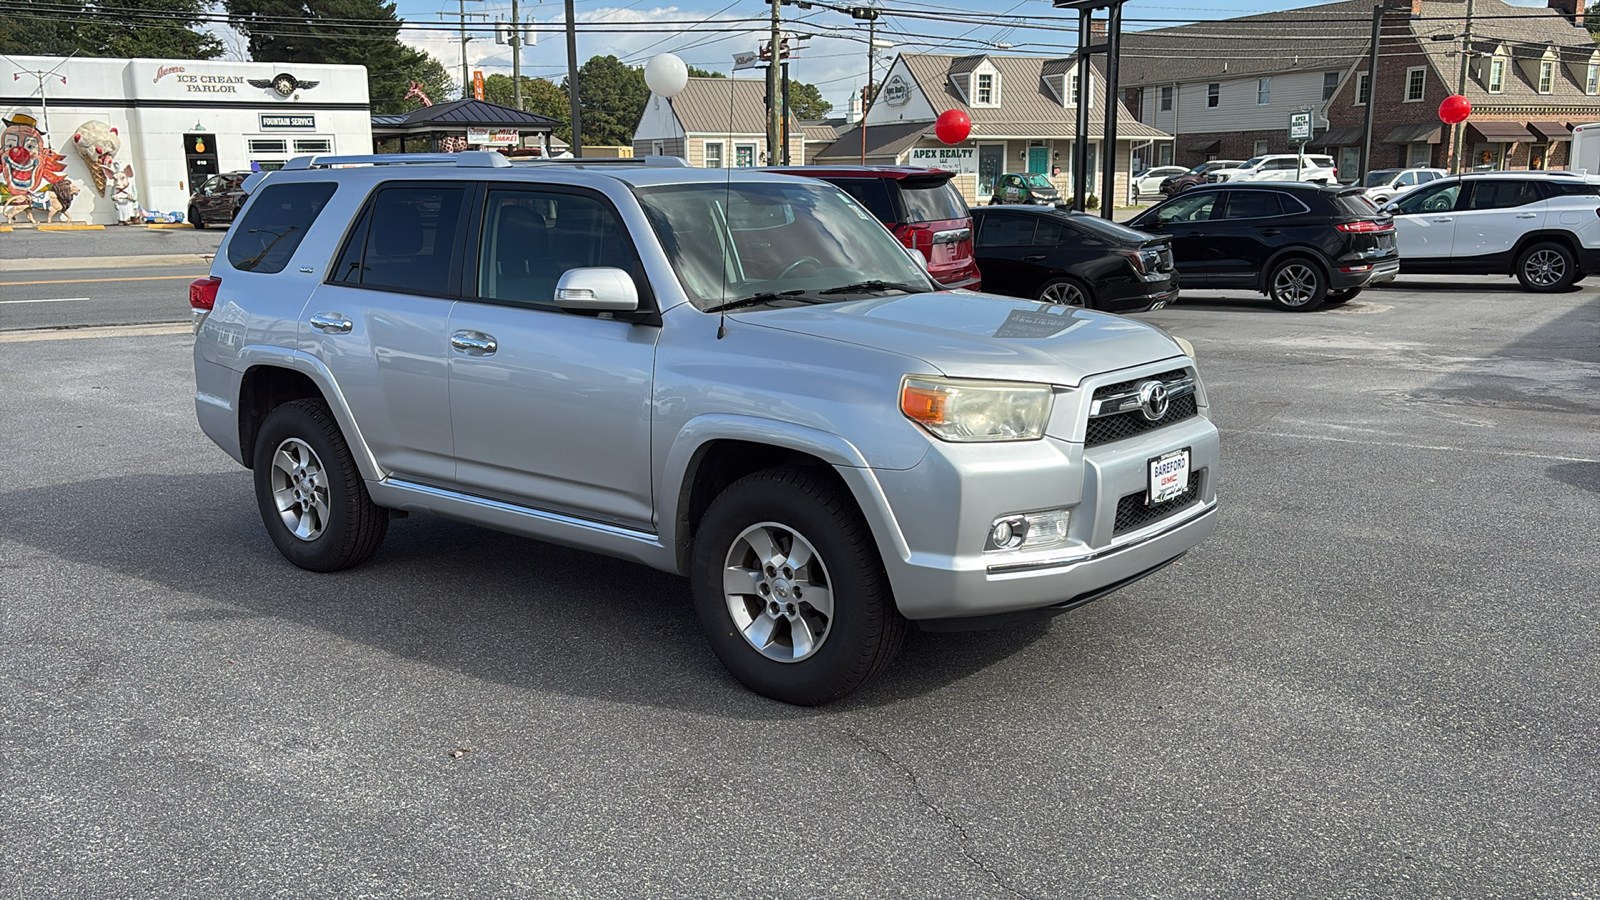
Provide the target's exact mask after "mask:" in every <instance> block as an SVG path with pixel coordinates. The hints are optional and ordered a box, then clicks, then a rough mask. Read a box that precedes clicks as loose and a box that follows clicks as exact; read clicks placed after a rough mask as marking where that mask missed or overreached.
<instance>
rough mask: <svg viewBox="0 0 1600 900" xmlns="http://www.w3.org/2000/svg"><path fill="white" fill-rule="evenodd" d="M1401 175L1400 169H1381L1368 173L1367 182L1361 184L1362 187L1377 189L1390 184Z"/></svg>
mask: <svg viewBox="0 0 1600 900" xmlns="http://www.w3.org/2000/svg"><path fill="white" fill-rule="evenodd" d="M1399 174H1400V170H1399V169H1379V170H1378V171H1376V172H1370V173H1368V174H1367V180H1366V181H1363V182H1361V186H1362V187H1377V186H1378V185H1380V184H1388V183H1389V182H1391V181H1393V180H1394V177H1395V176H1396V175H1399Z"/></svg>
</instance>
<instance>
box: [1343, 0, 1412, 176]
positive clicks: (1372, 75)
mask: <svg viewBox="0 0 1600 900" xmlns="http://www.w3.org/2000/svg"><path fill="white" fill-rule="evenodd" d="M1382 37H1383V5H1382V4H1379V5H1377V6H1374V7H1373V8H1372V49H1371V50H1370V51H1368V52H1367V124H1366V127H1365V129H1364V133H1365V136H1364V137H1363V138H1362V139H1361V171H1360V172H1358V173H1356V184H1358V185H1359V184H1366V183H1367V175H1368V174H1370V173H1371V172H1372V116H1373V113H1374V112H1376V110H1377V106H1378V104H1376V103H1373V102H1372V88H1373V85H1376V84H1377V83H1378V41H1379V40H1381V39H1382ZM1355 99H1357V100H1360V99H1361V79H1360V78H1359V77H1357V78H1356V98H1355ZM1409 161H1410V160H1407V162H1409Z"/></svg>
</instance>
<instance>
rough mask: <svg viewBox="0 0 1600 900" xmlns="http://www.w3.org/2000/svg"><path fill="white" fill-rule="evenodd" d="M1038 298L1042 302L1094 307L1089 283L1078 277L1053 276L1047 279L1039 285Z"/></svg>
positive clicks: (1086, 307) (1087, 307)
mask: <svg viewBox="0 0 1600 900" xmlns="http://www.w3.org/2000/svg"><path fill="white" fill-rule="evenodd" d="M1038 300H1039V302H1040V303H1054V304H1056V305H1057V306H1081V307H1084V308H1085V309H1093V308H1094V301H1093V300H1092V299H1091V298H1090V296H1089V287H1088V285H1086V284H1084V283H1083V282H1081V281H1079V280H1078V279H1076V278H1052V279H1050V280H1049V281H1046V282H1045V283H1044V284H1042V285H1040V286H1039V296H1038Z"/></svg>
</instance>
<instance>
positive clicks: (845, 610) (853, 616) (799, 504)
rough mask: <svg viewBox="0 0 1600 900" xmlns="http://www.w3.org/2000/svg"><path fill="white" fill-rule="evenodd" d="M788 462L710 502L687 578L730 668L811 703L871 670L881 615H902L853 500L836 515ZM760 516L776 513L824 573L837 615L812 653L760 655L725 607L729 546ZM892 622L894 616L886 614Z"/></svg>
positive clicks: (766, 691) (790, 698)
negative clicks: (798, 481) (786, 469)
mask: <svg viewBox="0 0 1600 900" xmlns="http://www.w3.org/2000/svg"><path fill="white" fill-rule="evenodd" d="M782 471H783V470H772V471H769V472H762V473H757V474H756V475H752V476H749V477H747V478H745V479H742V480H741V481H739V482H737V483H735V484H734V485H732V486H731V487H729V488H728V489H727V490H726V491H724V492H723V494H722V495H721V496H719V497H718V498H717V499H716V500H715V501H714V502H713V503H712V505H711V507H710V509H708V510H707V511H706V515H705V518H704V519H702V520H701V525H700V528H699V530H698V533H697V534H696V535H695V547H694V557H693V562H692V570H691V575H690V577H691V582H692V585H693V590H694V603H695V612H696V614H697V616H698V618H699V620H700V626H701V628H702V629H703V630H704V631H705V635H706V639H707V641H709V642H710V644H711V649H712V651H713V652H715V653H716V655H717V658H718V659H719V660H721V661H722V664H723V665H724V666H726V667H727V669H728V671H729V672H731V673H732V674H733V676H734V677H735V678H737V679H738V680H739V681H741V682H743V683H744V684H745V685H746V686H747V687H749V688H750V689H751V690H753V691H755V692H756V693H759V694H762V695H764V696H767V697H770V698H772V699H774V700H781V701H783V702H786V703H794V704H799V705H806V706H810V705H816V704H820V703H826V702H828V701H830V700H834V699H837V698H838V697H841V696H843V695H844V694H846V693H849V692H850V691H851V690H854V689H855V688H856V687H858V686H859V685H860V684H862V683H864V681H865V680H866V678H867V677H870V675H871V674H872V671H873V670H874V669H875V667H874V666H873V665H871V659H870V656H871V652H870V648H871V646H872V645H874V644H875V643H876V641H877V638H876V637H875V635H874V631H873V629H874V626H875V624H876V622H875V619H877V618H881V617H883V616H889V617H898V616H899V612H898V610H896V609H895V608H894V599H893V597H892V595H891V594H890V592H889V590H888V579H887V578H886V577H885V576H884V575H883V569H882V562H881V561H880V560H879V559H878V556H877V552H878V551H877V546H876V544H874V543H873V542H872V540H871V535H870V532H868V531H867V529H866V525H865V523H864V522H862V521H861V520H860V514H859V513H857V512H856V511H855V508H854V506H853V503H851V504H846V506H847V508H846V509H844V510H843V512H844V515H839V514H838V511H836V510H834V509H830V508H829V506H828V504H827V503H825V502H821V501H819V500H818V499H817V498H816V497H815V496H814V495H813V494H811V493H808V492H807V491H805V490H803V489H801V488H799V487H796V486H795V485H794V482H792V481H788V480H785V479H782V478H781V477H777V473H779V472H782ZM812 483H813V484H814V483H815V482H812ZM825 487H826V488H827V489H828V490H831V491H837V492H843V493H844V495H845V496H844V498H843V499H845V500H847V501H848V500H849V493H848V491H844V489H843V488H842V487H837V486H833V485H826V486H825ZM758 522H775V523H777V524H780V525H783V526H784V527H787V528H790V529H793V530H794V531H797V532H799V533H800V534H801V535H802V536H804V537H805V539H806V540H807V541H809V542H810V543H811V546H812V547H813V548H814V549H815V550H816V553H817V556H818V557H820V558H821V560H822V564H823V567H824V568H825V569H826V571H827V573H828V580H829V589H830V591H831V592H832V594H833V618H832V620H831V623H830V625H829V628H828V632H827V637H826V639H825V640H824V641H823V643H822V646H821V647H819V648H818V649H817V651H816V652H815V653H813V654H812V655H811V656H809V657H807V658H805V659H803V660H801V661H799V662H793V663H782V662H776V661H774V660H770V659H767V658H766V657H764V656H762V655H761V654H760V653H759V652H758V651H757V650H756V649H755V648H754V647H752V646H750V643H749V642H748V641H747V640H745V638H744V636H743V635H742V634H740V633H739V631H738V629H737V628H736V627H735V625H734V622H733V618H732V616H731V615H730V614H729V612H728V605H727V599H726V596H725V593H724V590H723V580H722V573H723V569H724V567H725V565H726V562H727V556H728V551H729V549H731V547H732V546H733V542H734V540H735V539H737V537H738V536H739V535H740V534H741V533H743V531H744V530H745V529H746V528H748V527H750V526H751V525H754V524H756V523H758ZM862 538H865V540H864V541H862V540H861V539H862ZM888 624H892V623H884V625H888ZM878 627H883V625H879V626H878ZM890 652H892V648H891V650H890Z"/></svg>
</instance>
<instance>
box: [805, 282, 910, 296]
mask: <svg viewBox="0 0 1600 900" xmlns="http://www.w3.org/2000/svg"><path fill="white" fill-rule="evenodd" d="M868 291H904V292H906V293H907V294H921V293H924V292H926V291H927V288H926V287H918V286H916V285H914V284H904V283H901V282H898V281H876V280H874V281H858V282H856V283H855V284H846V285H842V286H840V287H836V288H828V289H827V290H825V291H817V293H819V294H865V293H867V292H868Z"/></svg>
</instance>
